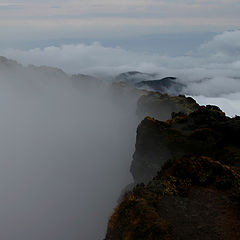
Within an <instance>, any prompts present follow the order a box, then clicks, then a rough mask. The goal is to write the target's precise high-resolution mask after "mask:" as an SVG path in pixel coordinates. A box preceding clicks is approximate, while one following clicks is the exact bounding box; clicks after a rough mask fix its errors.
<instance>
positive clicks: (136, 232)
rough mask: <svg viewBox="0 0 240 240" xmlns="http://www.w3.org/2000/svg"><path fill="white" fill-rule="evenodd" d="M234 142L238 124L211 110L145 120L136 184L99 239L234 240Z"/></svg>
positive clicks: (238, 228)
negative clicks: (105, 232)
mask: <svg viewBox="0 0 240 240" xmlns="http://www.w3.org/2000/svg"><path fill="white" fill-rule="evenodd" d="M239 137H240V118H239V117H235V118H229V117H226V116H225V114H224V113H223V112H222V111H221V110H220V109H219V108H218V107H216V106H206V107H203V106H201V107H199V108H198V109H197V110H196V111H194V112H191V113H189V114H182V113H181V114H173V118H172V119H170V120H167V121H165V122H163V121H158V120H155V119H153V118H151V117H147V118H145V119H144V120H143V121H142V122H141V124H140V125H139V127H138V130H137V141H136V150H135V153H134V157H133V162H132V166H131V173H132V175H133V177H134V181H135V183H139V184H138V185H136V186H135V187H134V189H133V190H130V191H128V192H127V193H125V195H124V196H123V197H122V200H121V201H120V203H119V205H118V206H117V207H116V208H115V210H114V213H113V215H112V216H111V218H110V219H109V223H108V228H107V234H106V238H105V240H120V239H121V240H162V239H163V240H170V239H173V240H176V239H177V240H192V239H198V240H218V239H223V240H229V239H233V240H235V239H236V240H237V239H239V238H240V169H239V168H238V167H239V165H240V150H239V149H240V143H239V141H238V139H239ZM142 182H144V183H142Z"/></svg>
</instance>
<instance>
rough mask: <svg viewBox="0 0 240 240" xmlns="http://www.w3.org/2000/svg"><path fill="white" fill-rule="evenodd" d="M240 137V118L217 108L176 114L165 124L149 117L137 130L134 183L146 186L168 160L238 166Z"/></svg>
mask: <svg viewBox="0 0 240 240" xmlns="http://www.w3.org/2000/svg"><path fill="white" fill-rule="evenodd" d="M239 136H240V119H239V117H236V118H229V117H226V116H225V114H224V113H223V112H222V111H221V110H220V109H219V108H217V107H214V106H206V107H199V108H198V110H196V111H194V112H192V113H190V114H185V115H184V114H179V115H178V114H175V116H174V117H173V118H172V119H171V120H168V121H165V122H161V121H158V120H155V119H153V118H150V117H147V118H145V119H144V120H143V121H142V122H141V124H140V125H139V126H138V129H137V140H136V150H135V153H134V156H133V161H132V165H131V173H132V175H133V177H134V180H135V182H147V181H149V180H151V179H152V178H153V177H154V176H155V174H156V172H157V171H158V170H159V169H161V167H162V166H163V164H164V163H165V162H166V161H167V160H169V159H176V158H179V157H182V156H184V155H190V154H191V155H197V156H209V157H212V158H213V159H214V160H216V161H219V162H222V163H224V164H228V165H235V166H239V165H240V142H239Z"/></svg>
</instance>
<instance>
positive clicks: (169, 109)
mask: <svg viewBox="0 0 240 240" xmlns="http://www.w3.org/2000/svg"><path fill="white" fill-rule="evenodd" d="M198 107H199V105H198V104H197V103H196V101H195V100H194V99H193V98H191V97H185V96H184V95H179V96H169V95H167V94H161V93H156V92H150V93H148V94H147V95H146V94H145V95H144V96H142V97H141V98H140V99H139V101H138V106H137V115H138V116H139V118H140V119H143V118H145V117H147V116H150V117H152V118H155V119H157V120H161V121H165V120H167V119H169V118H171V117H172V114H174V113H178V114H179V112H180V113H182V114H189V113H191V112H193V111H195V110H197V109H198Z"/></svg>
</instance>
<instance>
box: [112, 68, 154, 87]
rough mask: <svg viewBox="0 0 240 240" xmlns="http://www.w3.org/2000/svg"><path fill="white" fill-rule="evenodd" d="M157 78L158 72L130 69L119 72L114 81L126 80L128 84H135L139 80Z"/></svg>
mask: <svg viewBox="0 0 240 240" xmlns="http://www.w3.org/2000/svg"><path fill="white" fill-rule="evenodd" d="M156 78H158V74H155V73H142V72H137V71H130V72H125V73H121V74H119V75H118V76H116V77H115V81H116V82H126V83H128V84H132V85H134V84H136V83H138V82H141V81H147V80H154V79H156Z"/></svg>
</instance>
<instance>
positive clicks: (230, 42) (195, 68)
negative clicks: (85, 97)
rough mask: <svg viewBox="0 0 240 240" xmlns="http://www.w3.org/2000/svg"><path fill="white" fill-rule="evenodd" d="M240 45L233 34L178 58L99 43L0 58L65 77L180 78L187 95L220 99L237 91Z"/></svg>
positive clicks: (19, 52)
mask: <svg viewBox="0 0 240 240" xmlns="http://www.w3.org/2000/svg"><path fill="white" fill-rule="evenodd" d="M239 44H240V30H235V31H227V32H223V33H222V34H219V35H216V36H215V37H214V38H213V39H212V40H211V41H209V42H207V43H205V44H203V45H202V46H200V47H199V49H198V51H196V52H193V53H189V54H186V55H185V56H178V57H169V56H161V55H159V54H143V53H137V52H131V51H127V50H124V49H122V48H119V47H116V48H112V47H104V46H102V45H101V44H100V43H93V44H91V45H85V44H78V45H63V46H61V47H55V46H50V47H47V48H44V49H38V48H37V49H30V50H28V51H22V50H16V49H10V50H6V51H4V52H2V54H3V55H5V56H6V57H9V58H12V59H16V60H18V61H19V62H21V63H23V64H25V65H28V64H35V65H49V66H54V67H59V68H61V69H63V70H65V71H66V72H68V73H85V74H92V75H96V76H104V77H107V76H114V75H116V74H119V73H121V72H125V71H131V70H137V71H141V72H150V73H152V72H155V73H159V74H160V76H162V77H166V76H174V77H179V78H180V79H181V81H182V82H183V83H186V84H187V89H186V93H188V94H190V95H203V96H208V97H221V95H223V94H230V93H235V92H239V91H240V83H239V82H240V45H239Z"/></svg>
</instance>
